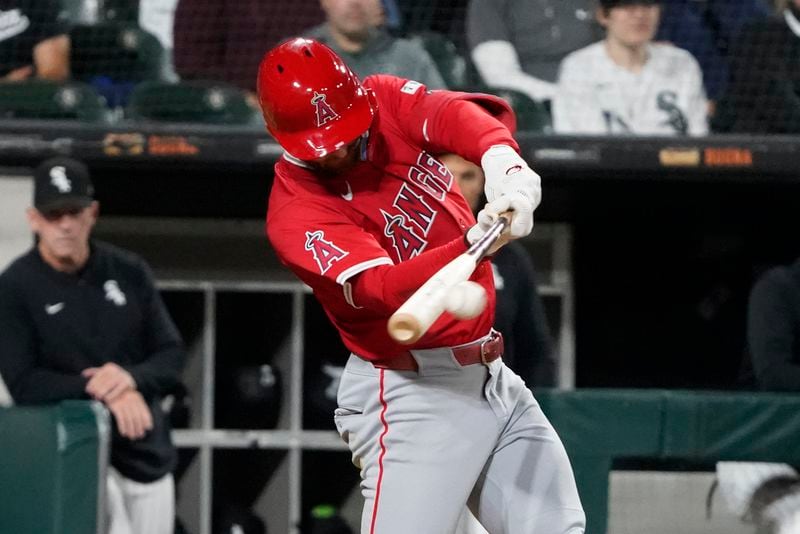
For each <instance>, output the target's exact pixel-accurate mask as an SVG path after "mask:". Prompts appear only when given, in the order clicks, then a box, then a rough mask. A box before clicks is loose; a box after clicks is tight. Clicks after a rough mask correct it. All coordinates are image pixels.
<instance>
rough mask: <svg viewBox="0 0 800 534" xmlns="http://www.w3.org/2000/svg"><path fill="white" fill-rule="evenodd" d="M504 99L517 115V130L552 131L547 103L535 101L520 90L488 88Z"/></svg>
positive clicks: (551, 121)
mask: <svg viewBox="0 0 800 534" xmlns="http://www.w3.org/2000/svg"><path fill="white" fill-rule="evenodd" d="M487 92H490V93H492V94H494V95H497V96H499V97H501V98H503V99H504V100H506V101H507V102H508V103H509V104H511V107H512V108H514V113H515V114H516V115H517V130H521V131H527V132H538V133H552V132H553V120H552V116H551V115H550V110H549V109H548V106H547V104H544V103H542V102H537V101H536V100H533V99H532V98H531V97H529V96H528V95H526V94H525V93H523V92H521V91H515V90H513V89H496V88H494V89H490V90H489V91H487Z"/></svg>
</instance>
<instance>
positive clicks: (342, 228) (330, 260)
mask: <svg viewBox="0 0 800 534" xmlns="http://www.w3.org/2000/svg"><path fill="white" fill-rule="evenodd" d="M281 212H282V213H281ZM267 236H268V237H269V240H270V242H271V243H272V246H273V247H274V248H275V250H276V252H277V253H278V257H279V258H280V259H281V261H282V262H283V263H284V264H285V265H286V266H287V267H289V268H290V269H291V270H292V271H294V272H295V273H296V274H297V276H298V277H300V279H302V280H303V281H304V282H306V283H307V284H308V285H310V286H312V287H316V284H315V283H314V282H315V280H314V279H315V278H316V279H318V278H319V277H323V278H326V279H328V280H329V281H332V282H335V283H336V284H338V285H343V284H344V282H346V281H347V280H348V279H349V278H350V277H352V276H354V275H356V274H358V273H360V272H362V271H364V270H366V269H369V268H371V267H376V266H378V265H393V264H394V262H393V261H392V259H391V258H390V257H389V255H388V254H387V253H386V251H385V250H383V249H382V248H381V246H380V244H379V243H378V242H377V241H376V240H375V238H374V237H373V236H372V235H371V234H369V233H368V232H366V231H364V230H363V229H361V228H359V227H358V226H357V225H355V224H353V221H351V220H349V219H348V218H347V217H346V216H345V215H343V214H342V213H341V212H340V211H338V210H337V209H336V208H335V207H332V206H331V204H330V203H329V202H325V201H324V199H310V198H304V199H302V200H295V201H293V202H289V203H287V204H284V205H282V206H281V207H280V208H278V209H277V210H276V211H274V212H272V213H269V216H268V217H267Z"/></svg>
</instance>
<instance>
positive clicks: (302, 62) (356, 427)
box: [258, 39, 585, 534]
mask: <svg viewBox="0 0 800 534" xmlns="http://www.w3.org/2000/svg"><path fill="white" fill-rule="evenodd" d="M258 96H259V101H260V104H261V107H262V110H263V113H264V118H265V119H266V123H267V129H268V130H269V132H270V133H271V134H272V136H273V137H275V139H276V140H277V141H278V142H279V143H280V144H281V146H282V147H283V148H284V150H285V153H284V155H283V157H282V158H281V159H280V160H279V161H278V162H277V163H276V164H275V179H274V183H273V186H272V191H271V193H270V198H269V209H268V213H267V235H268V237H269V240H270V241H271V242H272V245H273V247H274V248H275V251H276V252H277V254H278V256H279V258H280V259H281V261H282V262H283V263H284V264H286V265H287V266H288V267H289V268H290V269H291V270H292V271H293V272H294V273H295V274H296V275H297V276H298V277H299V278H300V279H301V280H303V281H304V282H305V283H306V284H308V285H309V286H310V287H311V288H312V289H313V290H314V294H315V295H316V297H317V298H318V299H319V301H320V303H321V304H322V306H323V307H324V309H325V311H326V312H327V315H328V317H329V318H330V320H331V321H332V322H333V324H334V325H335V326H336V328H337V329H338V331H339V333H340V335H341V338H342V341H343V342H344V344H345V345H346V346H347V348H348V349H349V350H350V351H351V352H352V354H351V356H350V358H349V360H348V362H347V365H346V367H345V371H344V373H343V375H342V379H341V384H340V387H339V391H338V408H337V409H336V410H335V415H334V419H335V422H336V427H337V429H338V431H339V433H340V434H341V436H342V438H343V439H344V441H345V442H347V444H348V446H349V448H350V450H351V452H352V459H353V463H354V464H355V465H356V466H357V467H358V468H359V469H360V470H361V477H362V484H361V485H362V492H363V496H364V500H365V503H364V510H363V514H362V521H361V532H362V533H369V534H409V533H414V534H448V533H452V532H453V531H454V530H455V528H456V524H457V522H458V519H459V516H460V514H461V512H462V510H463V509H464V507H465V506H469V507H470V509H471V510H472V511H473V513H474V514H475V515H476V517H477V518H478V520H479V521H480V522H481V523H482V524H483V526H484V527H485V528H486V529H487V530H488V531H489V532H490V533H491V534H512V533H526V534H527V533H537V534H556V533H558V534H563V533H570V534H576V533H582V532H584V525H585V517H584V513H583V509H582V507H581V503H580V500H579V498H578V492H577V489H576V486H575V480H574V477H573V474H572V470H571V467H570V464H569V460H568V458H567V455H566V453H565V451H564V448H563V446H562V444H561V441H560V439H559V438H558V436H557V435H556V432H555V431H554V430H553V427H552V426H551V425H550V423H549V421H548V420H547V419H546V418H545V416H544V414H543V413H542V411H541V410H540V408H539V406H538V404H537V403H536V401H535V400H534V398H533V395H532V394H531V392H530V391H529V390H528V388H526V387H525V384H524V383H523V381H522V379H520V378H519V377H518V376H517V375H515V374H514V373H513V372H512V371H511V370H510V369H509V368H508V367H506V366H505V365H504V364H503V360H502V358H501V356H502V353H503V338H502V335H501V334H500V333H499V332H496V331H494V330H493V329H492V322H493V320H494V284H493V279H492V269H491V265H490V263H489V260H488V259H483V260H481V261H479V262H478V263H477V266H476V267H475V269H474V271H473V272H472V274H471V276H469V280H471V281H472V282H475V283H477V284H479V285H480V286H481V287H482V288H483V290H484V291H485V294H486V299H487V305H486V306H485V307H484V308H483V309H482V311H480V313H478V314H477V315H476V316H474V317H472V318H460V319H459V318H458V317H456V316H455V315H454V314H452V313H450V312H448V311H445V312H444V313H442V314H441V315H440V316H438V318H437V319H436V320H435V321H434V322H433V323H432V324H431V325H430V326H429V327H428V328H427V329H426V330H425V333H424V334H423V335H422V336H421V337H420V338H419V339H417V340H416V341H413V342H412V343H410V344H401V343H399V342H398V341H395V340H394V339H393V338H392V337H391V336H390V335H389V332H388V329H387V323H388V319H389V317H390V316H391V315H392V314H393V313H394V312H395V311H396V310H397V309H398V308H399V307H400V306H401V305H402V304H403V303H404V302H405V301H406V299H408V298H409V297H410V296H411V295H412V294H414V293H415V291H416V290H418V289H419V288H420V287H421V286H423V284H425V282H426V281H427V280H428V279H429V278H431V277H432V276H433V275H434V274H435V273H437V271H439V269H441V268H442V267H444V266H445V265H447V264H448V263H450V262H451V261H452V260H454V259H455V258H457V257H459V256H460V255H462V254H463V253H465V252H466V251H467V249H468V248H469V246H470V245H471V244H472V243H474V242H476V241H479V240H481V238H482V237H483V235H484V233H486V232H487V231H488V230H489V228H490V227H492V223H493V221H495V220H496V219H497V218H498V217H499V215H500V214H502V213H505V212H510V214H509V215H510V217H511V220H510V223H509V224H508V225H507V230H506V234H504V238H505V239H516V238H520V237H523V236H525V235H527V234H529V233H530V231H531V229H532V227H533V210H534V209H535V208H536V206H537V205H538V203H539V200H540V192H541V188H540V180H539V176H538V175H537V174H536V173H535V172H533V171H532V170H531V169H530V168H529V167H528V165H527V164H526V163H525V161H524V160H523V159H522V158H521V157H520V156H519V154H518V150H519V148H518V146H517V143H516V142H515V141H514V139H513V137H512V130H513V128H514V125H515V119H514V116H513V113H512V111H511V109H510V108H509V107H508V105H507V104H506V103H505V102H504V101H503V100H501V99H498V98H495V97H492V96H489V95H482V94H466V93H457V92H450V91H433V92H431V91H428V90H427V89H426V88H425V86H424V85H422V84H420V83H418V82H415V81H410V80H404V79H400V78H397V77H394V76H388V75H376V76H368V77H367V78H365V79H364V81H363V83H361V82H359V80H358V79H357V78H356V76H355V75H354V74H353V73H352V71H351V70H350V69H349V68H348V67H347V66H346V65H345V64H344V63H343V62H342V60H341V59H340V58H339V57H338V56H337V55H336V54H335V53H334V52H333V51H332V50H330V49H329V48H327V47H326V46H324V45H322V44H320V43H318V42H316V41H313V40H308V39H294V40H290V41H287V42H285V43H283V44H281V45H279V46H277V47H276V48H274V49H273V50H271V51H270V52H268V53H267V54H266V55H265V56H264V59H263V60H262V62H261V65H260V67H259V73H258ZM443 152H455V153H457V154H460V155H461V156H463V157H464V158H466V159H468V160H470V161H473V162H476V163H480V164H481V165H482V166H483V168H484V170H485V172H486V196H487V198H488V203H487V204H486V206H485V208H484V209H483V211H481V213H479V215H478V220H477V221H476V220H475V218H474V217H473V216H472V214H471V212H470V208H469V206H468V205H467V203H466V201H465V200H464V198H463V197H462V196H461V194H460V192H459V191H458V189H457V185H456V184H455V182H454V180H453V177H452V176H451V174H450V172H449V171H448V170H447V169H446V168H445V166H444V165H442V163H441V162H440V161H439V160H438V159H436V154H439V153H443ZM502 242H503V239H501V241H499V242H498V244H502ZM472 287H474V286H472ZM433 304H435V303H432V305H433ZM462 317H463V316H462Z"/></svg>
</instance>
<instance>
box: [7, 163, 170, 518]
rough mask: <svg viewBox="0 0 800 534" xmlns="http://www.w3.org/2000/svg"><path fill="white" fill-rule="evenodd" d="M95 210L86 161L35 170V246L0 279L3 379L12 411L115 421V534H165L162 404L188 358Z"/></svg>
mask: <svg viewBox="0 0 800 534" xmlns="http://www.w3.org/2000/svg"><path fill="white" fill-rule="evenodd" d="M98 209H99V205H98V202H97V201H96V200H95V199H94V191H93V187H92V182H91V180H90V176H89V172H88V170H87V168H86V167H85V166H84V165H83V164H81V163H79V162H77V161H74V160H71V159H65V158H56V159H51V160H47V161H45V162H44V163H42V164H41V165H40V166H39V167H38V168H37V169H36V171H35V176H34V199H33V207H30V208H28V211H27V214H28V222H29V224H30V227H31V230H32V231H33V232H34V233H35V234H36V242H35V244H34V246H33V247H32V248H31V249H30V250H29V251H28V252H27V253H25V254H23V255H22V256H20V257H19V258H17V259H16V260H15V261H14V262H12V263H11V265H10V266H9V267H8V268H7V269H6V270H5V271H3V273H2V274H0V339H2V340H3V342H2V344H0V374H2V376H3V378H4V380H5V382H6V384H7V386H8V389H9V391H10V393H11V396H12V398H13V400H14V402H15V403H16V404H39V403H47V402H56V401H60V400H64V399H95V400H97V401H100V402H102V403H103V404H104V405H105V406H106V407H107V408H108V410H109V411H110V412H111V415H112V416H113V420H114V424H113V425H112V445H111V468H110V469H109V472H110V474H109V477H108V502H109V512H110V514H109V516H110V529H109V533H110V534H139V533H148V534H167V533H171V532H172V527H173V524H174V482H173V478H172V475H171V471H172V469H173V467H174V466H175V461H176V450H175V447H174V445H173V443H172V441H171V438H170V428H169V423H168V421H167V419H166V417H165V415H164V413H163V412H162V410H161V407H160V399H161V397H162V396H163V395H165V394H166V393H168V392H169V391H170V390H171V389H172V388H174V387H175V386H176V385H177V384H178V380H179V378H178V376H179V372H180V370H181V368H182V366H183V363H184V360H185V350H184V347H183V343H182V341H181V338H180V335H179V334H178V332H177V329H176V328H175V326H174V324H173V322H172V320H171V319H170V317H169V315H168V313H167V310H166V308H165V306H164V303H163V302H162V300H161V298H160V296H159V294H158V292H157V290H156V288H155V286H154V283H153V277H152V274H151V272H150V269H149V268H148V267H147V265H146V264H145V262H144V261H143V260H142V259H141V258H139V257H137V256H135V255H134V254H132V253H130V252H126V251H124V250H121V249H118V248H116V247H113V246H111V245H109V244H105V243H102V242H99V241H95V240H92V239H91V238H90V234H91V231H92V228H93V227H94V224H95V222H96V221H97V216H98Z"/></svg>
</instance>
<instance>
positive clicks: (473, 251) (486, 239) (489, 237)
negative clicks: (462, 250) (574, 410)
mask: <svg viewBox="0 0 800 534" xmlns="http://www.w3.org/2000/svg"><path fill="white" fill-rule="evenodd" d="M509 224H511V215H510V214H509V213H508V212H505V213H501V214H500V215H498V216H497V220H496V221H494V222H493V223H492V225H491V226H490V227H489V229H488V230H486V233H485V234H483V235H482V236H481V238H480V239H478V240H477V241H475V242H474V243H473V244H472V246H471V247H469V250H467V254H469V255H471V256H475V259H476V261H480V260H481V259H482V258H483V257H485V256H486V254H487V253H488V252H489V249H490V248H492V245H494V244H495V242H496V241H497V240H498V239H499V238H500V236H501V235H502V233H503V232H504V231H505V229H506V228H507V227H508V225H509Z"/></svg>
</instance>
